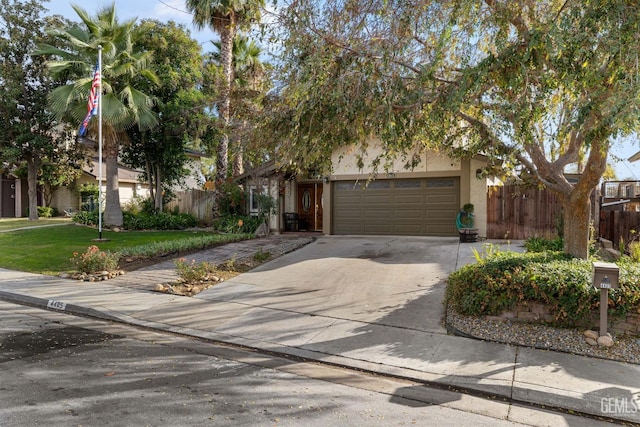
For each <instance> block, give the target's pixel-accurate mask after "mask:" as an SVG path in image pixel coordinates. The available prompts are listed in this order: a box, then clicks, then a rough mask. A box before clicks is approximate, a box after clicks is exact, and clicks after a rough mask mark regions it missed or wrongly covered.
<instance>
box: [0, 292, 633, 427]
mask: <svg viewBox="0 0 640 427" xmlns="http://www.w3.org/2000/svg"><path fill="white" fill-rule="evenodd" d="M0 300H4V301H7V302H11V303H15V304H19V305H27V306H32V307H35V308H39V309H43V310H48V311H54V312H58V313H64V314H68V315H75V316H81V317H87V318H93V319H97V320H104V321H109V322H114V323H119V324H124V325H129V326H133V327H138V328H143V329H147V330H150V331H154V332H163V333H171V334H174V335H178V336H183V337H191V338H196V339H199V340H203V341H206V342H210V343H212V344H216V345H223V346H232V347H235V348H238V349H241V350H246V351H252V352H256V353H260V354H266V355H269V356H273V357H279V358H283V359H288V360H295V361H298V362H302V363H314V364H319V365H324V366H328V367H333V368H341V369H346V370H355V371H357V372H361V373H365V374H370V375H375V376H381V377H386V378H391V379H398V380H405V381H411V382H416V383H419V384H422V385H423V386H426V387H429V388H434V389H439V390H446V391H451V392H457V393H462V394H467V395H471V396H475V397H479V398H485V399H491V400H499V401H502V402H505V403H513V404H517V405H521V406H525V407H530V408H538V409H544V410H549V411H554V412H558V413H563V414H570V415H574V416H581V417H585V418H590V419H595V420H599V421H605V422H611V423H615V424H624V425H638V426H640V423H635V422H633V421H631V420H628V419H624V418H614V417H610V416H603V415H600V414H594V413H590V412H583V411H579V410H576V409H570V408H564V407H560V406H549V405H546V404H539V403H532V402H528V401H525V400H520V399H515V398H512V397H511V395H510V393H509V394H505V393H500V392H498V391H487V390H486V389H481V388H475V387H470V386H464V385H457V384H456V385H453V384H448V383H443V382H439V381H437V378H436V376H438V377H439V375H436V374H430V373H428V372H422V371H414V370H411V369H409V368H404V367H398V366H393V365H383V364H381V363H375V362H368V361H363V360H358V359H351V358H348V357H345V356H340V355H334V354H329V353H322V352H317V351H313V350H306V349H302V348H298V347H288V346H283V345H280V344H277V343H269V342H266V341H258V340H254V339H250V338H244V337H239V336H233V335H226V334H220V333H217V332H207V331H202V330H199V329H193V328H185V327H181V326H173V325H169V324H166V323H160V322H150V321H145V320H142V319H138V318H135V317H132V316H129V315H124V314H121V313H109V310H107V309H101V310H97V309H93V308H87V307H84V306H81V305H77V304H68V303H64V302H63V301H59V300H47V299H44V298H36V297H31V296H27V295H20V294H15V293H11V292H6V291H0ZM56 303H59V304H58V306H59V307H62V308H56V307H55V306H56ZM446 326H447V330H449V325H448V324H447V325H446ZM470 337H471V336H470ZM471 338H473V337H471ZM260 344H263V345H260ZM264 344H268V345H270V346H271V347H272V348H268V347H269V346H268V345H267V346H265V345H264ZM510 389H511V387H510Z"/></svg>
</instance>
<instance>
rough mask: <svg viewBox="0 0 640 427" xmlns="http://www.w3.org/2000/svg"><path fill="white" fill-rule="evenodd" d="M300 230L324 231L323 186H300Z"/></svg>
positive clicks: (314, 184) (315, 184)
mask: <svg viewBox="0 0 640 427" xmlns="http://www.w3.org/2000/svg"><path fill="white" fill-rule="evenodd" d="M298 219H299V223H298V228H299V230H301V231H322V184H318V183H313V184H298Z"/></svg>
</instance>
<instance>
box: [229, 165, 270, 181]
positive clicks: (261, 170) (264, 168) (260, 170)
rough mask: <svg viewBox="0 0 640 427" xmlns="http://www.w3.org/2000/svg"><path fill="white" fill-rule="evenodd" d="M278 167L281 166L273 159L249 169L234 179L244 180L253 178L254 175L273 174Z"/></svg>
mask: <svg viewBox="0 0 640 427" xmlns="http://www.w3.org/2000/svg"><path fill="white" fill-rule="evenodd" d="M278 169H279V167H278V166H277V165H276V162H275V160H271V161H268V162H267V163H264V164H262V165H260V166H258V167H256V168H253V169H251V170H248V171H247V172H245V173H243V174H242V175H238V176H237V177H235V178H233V180H234V181H235V182H244V181H246V180H247V179H249V178H253V177H262V176H271V175H274V174H275V172H276V171H277V170H278Z"/></svg>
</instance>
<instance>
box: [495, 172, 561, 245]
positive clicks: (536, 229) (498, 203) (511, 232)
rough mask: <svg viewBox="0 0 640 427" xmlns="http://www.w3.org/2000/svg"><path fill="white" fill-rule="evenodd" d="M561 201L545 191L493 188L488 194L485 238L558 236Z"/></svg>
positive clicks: (517, 238)
mask: <svg viewBox="0 0 640 427" xmlns="http://www.w3.org/2000/svg"><path fill="white" fill-rule="evenodd" d="M561 215H562V205H561V204H560V200H558V198H557V197H556V196H555V194H553V193H552V192H550V191H548V190H540V189H536V188H522V187H520V186H517V185H505V186H492V187H489V191H488V193H487V238H489V239H505V238H508V239H514V240H524V239H527V238H529V237H544V238H549V239H551V238H554V237H557V235H558V232H557V227H556V224H557V223H558V221H559V219H560V218H561Z"/></svg>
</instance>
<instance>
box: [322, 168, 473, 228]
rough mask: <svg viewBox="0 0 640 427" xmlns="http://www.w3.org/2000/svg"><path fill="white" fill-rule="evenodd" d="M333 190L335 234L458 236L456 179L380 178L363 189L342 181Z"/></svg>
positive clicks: (457, 191) (457, 188) (457, 187)
mask: <svg viewBox="0 0 640 427" xmlns="http://www.w3.org/2000/svg"><path fill="white" fill-rule="evenodd" d="M333 190H334V191H333V215H332V218H333V219H332V221H333V224H332V225H333V229H332V232H333V233H335V234H397V235H434V236H455V235H457V230H456V227H455V218H456V215H457V213H458V209H459V207H460V202H459V193H460V189H459V179H458V178H435V179H432V178H420V179H400V180H380V181H374V182H372V183H370V185H369V186H368V187H367V188H366V189H362V188H358V187H357V186H355V182H353V181H344V182H337V183H335V184H334V188H333Z"/></svg>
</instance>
